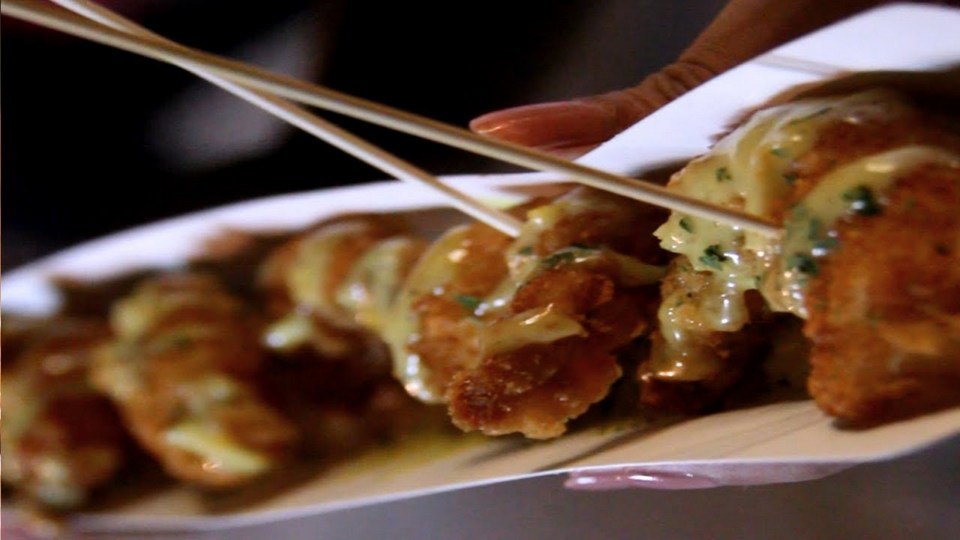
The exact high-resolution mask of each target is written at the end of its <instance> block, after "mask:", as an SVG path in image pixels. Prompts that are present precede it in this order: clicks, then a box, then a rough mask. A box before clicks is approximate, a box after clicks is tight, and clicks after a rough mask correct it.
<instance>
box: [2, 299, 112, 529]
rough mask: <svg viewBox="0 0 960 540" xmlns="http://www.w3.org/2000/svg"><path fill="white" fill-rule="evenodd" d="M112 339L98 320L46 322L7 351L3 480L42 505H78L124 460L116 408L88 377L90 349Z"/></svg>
mask: <svg viewBox="0 0 960 540" xmlns="http://www.w3.org/2000/svg"><path fill="white" fill-rule="evenodd" d="M6 322H7V321H6V320H5V321H4V323H6ZM5 330H6V329H5ZM109 338H110V333H109V329H108V328H107V326H106V324H103V323H101V322H99V321H93V320H81V319H66V318H63V319H53V320H43V321H40V322H37V323H36V325H35V326H34V328H33V329H32V330H31V331H30V332H28V335H25V336H24V339H23V342H22V343H21V344H19V346H18V348H19V349H20V353H19V354H17V355H16V356H15V357H13V356H8V355H6V354H5V355H4V356H5V358H4V364H3V365H4V370H3V383H2V387H3V390H2V393H3V412H4V418H3V424H2V427H0V438H2V441H3V442H2V444H3V482H4V483H5V484H10V485H12V486H13V487H14V488H16V490H17V492H18V494H19V495H21V496H23V497H25V498H26V499H27V501H26V502H27V503H28V504H30V505H31V506H32V505H36V506H38V507H39V508H38V509H39V510H41V511H44V510H49V509H53V510H68V509H72V508H76V507H77V506H79V505H81V504H83V503H84V502H86V501H87V499H88V498H89V494H90V492H91V491H92V490H94V489H96V488H98V487H100V486H102V485H104V484H106V483H107V482H109V481H110V480H111V479H113V477H114V475H115V474H116V473H117V471H118V470H119V469H120V468H121V466H122V465H123V464H124V461H125V457H126V450H127V448H126V437H125V435H124V433H123V429H122V427H121V425H120V421H119V418H118V416H117V413H116V411H115V410H114V408H113V406H112V405H111V404H110V402H109V401H108V400H107V399H106V398H105V397H103V396H102V395H100V394H99V393H97V392H96V391H95V390H94V389H93V388H92V387H91V386H90V385H89V384H88V382H87V370H88V366H89V364H90V361H91V358H92V356H93V350H94V349H95V348H96V347H98V346H99V345H101V344H103V343H105V342H106V341H107V340H108V339H109ZM4 349H5V350H4V352H5V353H6V352H8V351H10V352H12V349H7V342H6V340H5V341H4Z"/></svg>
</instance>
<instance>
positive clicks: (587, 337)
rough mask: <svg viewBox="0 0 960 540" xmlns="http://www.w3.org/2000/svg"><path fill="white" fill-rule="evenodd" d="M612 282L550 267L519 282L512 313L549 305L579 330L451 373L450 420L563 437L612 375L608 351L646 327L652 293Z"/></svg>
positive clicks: (492, 430)
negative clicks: (578, 327) (452, 377)
mask: <svg viewBox="0 0 960 540" xmlns="http://www.w3.org/2000/svg"><path fill="white" fill-rule="evenodd" d="M615 279H616V278H615V277H613V276H610V275H604V274H603V273H600V272H598V271H596V270H591V269H586V268H557V269H554V270H551V271H548V272H545V273H543V274H541V275H540V276H538V277H536V278H534V280H532V281H531V282H530V283H529V284H527V285H526V286H525V287H523V289H521V292H520V293H519V294H518V295H517V297H516V298H515V299H514V303H513V305H512V306H511V307H512V311H513V313H515V314H516V313H531V312H532V311H534V312H535V310H536V309H537V308H543V307H545V306H553V309H556V310H558V311H559V312H560V313H562V314H563V315H565V316H568V317H570V318H572V319H574V320H576V321H577V322H578V323H579V324H580V325H581V326H582V328H583V331H582V333H581V334H580V335H574V336H570V337H565V338H562V339H559V340H556V341H552V342H549V343H542V344H541V343H537V344H532V345H526V346H523V347H520V348H518V349H514V350H508V351H506V352H503V353H499V354H493V355H489V356H485V357H484V358H483V360H482V361H481V363H480V364H479V365H478V366H477V367H476V368H474V369H471V370H465V371H462V372H460V373H458V374H457V375H456V376H455V377H454V379H453V382H452V384H451V385H450V388H449V389H448V391H447V397H448V401H449V407H450V415H451V418H452V419H453V422H454V424H456V425H457V426H458V427H460V428H461V429H464V430H467V431H473V430H479V431H482V432H483V433H484V434H487V435H503V434H507V433H514V432H520V433H523V434H524V435H525V436H527V437H530V438H534V439H546V438H551V437H556V436H559V435H561V434H563V433H564V432H565V431H566V422H567V421H568V420H570V419H571V418H575V417H577V416H580V415H581V414H583V413H584V412H586V410H587V409H588V408H589V407H590V405H592V404H594V403H596V402H597V401H600V400H601V399H603V398H604V397H606V395H607V393H608V392H609V390H610V386H611V385H612V384H613V383H614V381H616V380H617V378H619V377H620V367H619V366H618V364H617V359H616V357H615V352H616V351H617V349H618V348H620V347H622V346H624V345H625V344H626V343H628V342H629V341H631V340H632V339H633V338H635V337H637V336H639V335H641V334H643V333H644V332H645V330H647V328H648V325H649V323H650V317H651V313H650V309H649V308H650V306H651V304H652V303H653V298H654V297H655V293H654V291H653V290H652V288H647V289H643V288H640V289H634V290H625V289H623V288H619V287H618V286H617V284H616V281H615ZM618 289H619V290H618ZM571 293H572V294H571ZM554 301H556V302H554ZM541 313H542V312H541ZM494 324H496V323H494Z"/></svg>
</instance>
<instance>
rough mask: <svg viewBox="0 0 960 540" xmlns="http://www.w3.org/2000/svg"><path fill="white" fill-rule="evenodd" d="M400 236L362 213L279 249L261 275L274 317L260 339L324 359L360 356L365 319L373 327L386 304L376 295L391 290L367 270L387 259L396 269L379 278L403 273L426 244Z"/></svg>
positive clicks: (280, 350) (286, 350)
mask: <svg viewBox="0 0 960 540" xmlns="http://www.w3.org/2000/svg"><path fill="white" fill-rule="evenodd" d="M398 233H399V229H398V227H397V226H396V224H395V223H392V222H391V221H390V220H388V219H386V218H379V217H376V216H365V217H363V218H350V219H343V220H338V221H335V222H333V223H327V224H325V225H322V226H319V227H317V228H316V229H314V230H312V231H309V232H307V233H305V234H301V235H298V236H297V237H295V238H294V239H292V240H290V241H289V242H287V243H286V244H285V245H284V246H281V247H280V248H279V249H277V250H276V251H275V252H274V253H273V254H272V255H271V256H270V257H269V258H268V259H267V261H265V262H264V263H263V265H262V266H261V272H260V287H261V289H262V290H263V291H264V292H265V295H266V298H267V312H268V315H269V316H270V319H271V323H270V324H269V325H268V327H267V328H266V329H265V331H264V335H263V342H264V344H265V345H266V346H267V347H268V348H269V349H271V350H273V351H275V352H277V353H279V354H295V353H297V352H298V351H302V350H303V349H309V350H312V351H313V352H315V353H317V354H319V355H321V356H323V357H325V358H328V359H332V358H347V357H352V356H356V355H357V354H362V352H363V350H364V348H365V347H366V345H367V344H366V343H365V339H364V338H365V337H366V332H365V330H364V328H363V326H362V324H364V323H365V324H367V325H369V324H376V321H373V320H372V318H375V317H376V316H377V309H378V307H379V305H378V304H377V303H378V302H383V300H382V299H381V298H380V297H379V296H378V295H381V296H384V295H386V296H389V295H391V294H393V291H392V290H390V291H380V290H378V289H377V288H376V285H380V286H381V288H388V289H390V288H391V287H390V284H388V283H384V281H383V279H385V278H378V274H377V273H376V272H373V271H372V270H373V269H372V268H371V267H372V266H373V267H376V266H383V265H387V264H390V263H392V264H393V265H394V266H395V267H396V270H391V269H388V268H383V272H384V274H383V275H388V274H389V275H391V276H393V275H396V274H403V273H404V272H405V271H406V270H407V269H408V268H409V265H410V264H411V263H412V261H413V260H416V258H417V256H418V255H419V253H420V251H421V250H422V249H423V245H422V242H420V241H418V240H415V239H408V238H405V237H400V236H397V235H398ZM388 239H389V240H392V241H391V242H385V241H386V240H388ZM374 247H376V249H373V248H374ZM371 258H372V260H371ZM377 270H380V269H379V268H378V269H377ZM400 277H401V278H402V275H401V276H400ZM375 279H381V281H378V282H377V283H376V285H374V286H369V285H368V283H367V281H364V280H368V281H369V280H375ZM344 291H346V292H344ZM363 294H366V296H363V297H358V296H357V295H363ZM343 304H347V306H346V307H345V306H344V305H343ZM361 304H362V305H361ZM351 308H352V309H351Z"/></svg>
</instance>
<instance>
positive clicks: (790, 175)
mask: <svg viewBox="0 0 960 540" xmlns="http://www.w3.org/2000/svg"><path fill="white" fill-rule="evenodd" d="M797 178H800V175H799V174H797V173H795V172H785V173H783V179H784V180H785V181H786V182H787V183H788V184H790V185H791V186H792V185H793V184H795V183H796V182H797Z"/></svg>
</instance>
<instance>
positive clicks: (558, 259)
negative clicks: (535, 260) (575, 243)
mask: <svg viewBox="0 0 960 540" xmlns="http://www.w3.org/2000/svg"><path fill="white" fill-rule="evenodd" d="M575 258H576V255H574V254H573V252H572V251H558V252H556V253H553V254H551V255H549V256H547V257H544V259H543V261H541V263H540V264H542V265H543V266H544V267H545V268H553V267H554V266H557V265H558V264H561V263H572V262H573V261H574V259H575Z"/></svg>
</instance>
